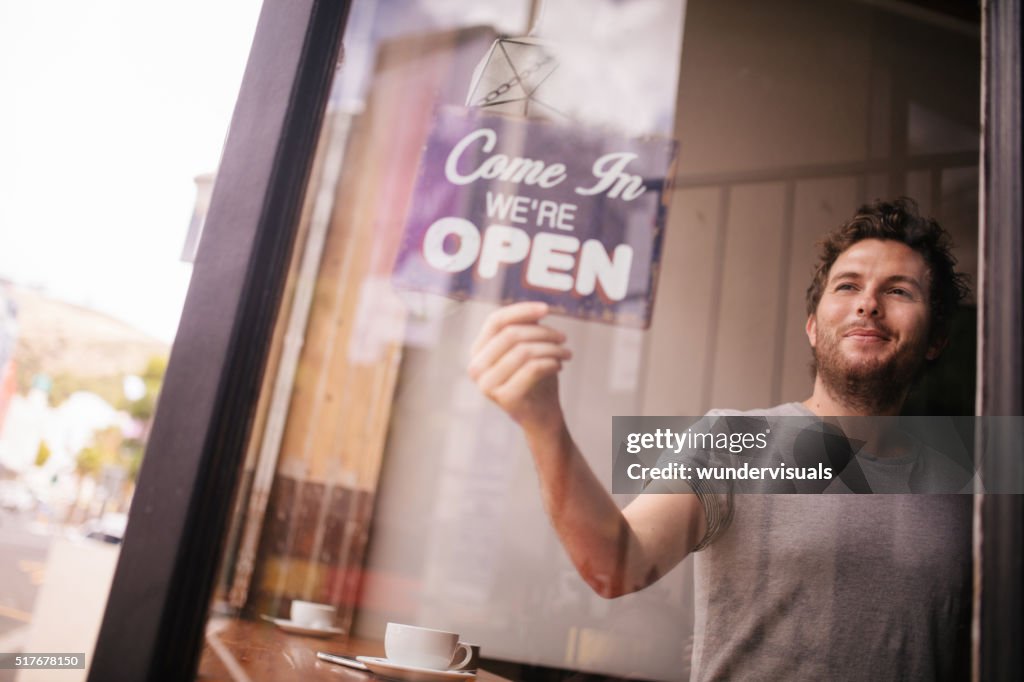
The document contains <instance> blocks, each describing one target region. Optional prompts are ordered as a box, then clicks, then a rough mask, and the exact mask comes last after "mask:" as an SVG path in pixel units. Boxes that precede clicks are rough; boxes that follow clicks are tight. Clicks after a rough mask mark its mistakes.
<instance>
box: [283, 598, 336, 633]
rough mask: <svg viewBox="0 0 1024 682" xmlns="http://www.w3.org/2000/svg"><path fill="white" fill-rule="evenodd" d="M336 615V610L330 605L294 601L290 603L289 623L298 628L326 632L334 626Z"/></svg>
mask: <svg viewBox="0 0 1024 682" xmlns="http://www.w3.org/2000/svg"><path fill="white" fill-rule="evenodd" d="M337 613H338V609H337V608H336V607H334V606H331V605H330V604H318V603H317V602H312V601H300V600H298V599H296V600H294V601H293V602H292V610H291V621H292V623H294V624H296V625H298V626H300V627H304V628H316V629H319V630H327V629H328V628H331V627H333V626H334V618H335V616H336V615H337Z"/></svg>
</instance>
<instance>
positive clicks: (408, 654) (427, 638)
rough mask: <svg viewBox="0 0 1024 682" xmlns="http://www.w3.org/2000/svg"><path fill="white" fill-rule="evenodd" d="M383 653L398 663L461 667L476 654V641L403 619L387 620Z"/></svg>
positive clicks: (454, 668) (433, 667) (445, 668)
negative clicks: (405, 621) (464, 640)
mask: <svg viewBox="0 0 1024 682" xmlns="http://www.w3.org/2000/svg"><path fill="white" fill-rule="evenodd" d="M478 651H479V649H478ZM384 653H385V654H386V655H387V657H388V661H391V662H394V663H397V664H399V665H407V666H411V667H414V668H430V669H432V670H462V669H464V668H466V667H467V665H469V664H470V663H471V662H472V661H473V655H474V652H473V645H471V644H466V643H465V642H460V641H459V636H458V634H456V633H454V632H445V631H444V630H433V629H431V628H421V627H417V626H415V625H404V624H402V623H388V626H387V629H386V630H385V631H384ZM478 655H479V654H478ZM456 658H457V659H458V660H456Z"/></svg>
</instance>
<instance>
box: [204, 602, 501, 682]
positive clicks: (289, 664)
mask: <svg viewBox="0 0 1024 682" xmlns="http://www.w3.org/2000/svg"><path fill="white" fill-rule="evenodd" d="M317 651H326V652H329V653H332V654H344V655H346V656H383V655H384V642H383V640H372V639H363V638H359V637H333V638H326V639H325V638H320V637H306V636H303V635H294V634H289V633H287V632H284V631H283V630H281V629H279V628H278V627H277V626H275V625H274V624H273V623H270V622H267V621H263V620H260V621H254V620H245V619H241V618H224V617H213V618H211V619H210V621H209V623H207V628H206V637H205V639H204V641H203V652H202V654H201V656H200V659H199V674H198V675H197V676H196V679H197V680H203V681H210V682H212V681H213V680H218V681H219V680H232V681H235V682H243V681H245V680H251V681H252V682H278V681H281V682H286V681H287V680H302V681H303V682H306V681H307V680H311V681H314V682H315V681H316V680H329V681H333V682H372V681H374V680H378V679H381V678H379V677H377V676H376V675H373V674H372V673H369V672H362V671H360V670H354V669H352V668H346V667H345V666H341V665H337V664H336V663H327V662H326V661H321V660H320V659H318V658H317V657H316V652H317ZM476 679H477V680H478V682H502V681H505V680H506V678H504V677H499V676H497V675H494V674H492V673H489V672H487V671H486V670H480V671H479V672H478V673H477V676H476Z"/></svg>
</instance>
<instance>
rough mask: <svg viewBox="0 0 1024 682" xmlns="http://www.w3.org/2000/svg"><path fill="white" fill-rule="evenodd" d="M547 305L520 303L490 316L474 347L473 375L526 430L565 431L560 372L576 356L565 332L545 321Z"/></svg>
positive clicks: (491, 396) (470, 364)
mask: <svg viewBox="0 0 1024 682" xmlns="http://www.w3.org/2000/svg"><path fill="white" fill-rule="evenodd" d="M547 314H548V305H547V304H546V303H532V302H531V303H514V304H512V305H509V306H506V307H504V308H500V309H498V310H496V311H494V312H493V313H491V315H490V316H489V317H488V318H487V321H486V322H484V326H483V328H482V329H481V330H480V335H479V336H478V337H477V339H476V341H475V342H474V343H473V349H472V358H471V360H470V363H469V376H470V378H472V379H473V381H475V382H476V385H477V386H479V387H480V390H481V391H483V393H484V395H486V396H487V397H488V398H490V399H491V400H493V401H494V402H495V403H497V404H498V405H499V406H500V407H501V408H502V409H503V410H505V411H506V412H507V413H508V414H509V415H510V416H511V417H512V418H513V419H514V420H515V421H516V422H518V423H519V424H520V426H522V427H523V428H524V429H527V430H532V429H541V430H548V429H553V428H560V427H561V424H562V410H561V406H560V404H559V402H558V372H559V370H561V369H562V363H563V362H564V361H566V360H568V359H569V358H570V357H572V353H571V352H570V351H569V349H568V348H566V347H565V345H564V344H565V334H563V333H562V332H560V331H557V330H555V329H552V328H551V327H547V326H545V325H543V324H541V323H540V320H541V319H542V318H543V317H544V316H545V315H547Z"/></svg>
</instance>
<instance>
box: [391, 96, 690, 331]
mask: <svg viewBox="0 0 1024 682" xmlns="http://www.w3.org/2000/svg"><path fill="white" fill-rule="evenodd" d="M674 151H675V145H674V143H673V142H672V141H670V140H665V139H652V138H647V139H639V140H638V139H628V138H623V137H617V136H612V135H607V134H604V133H601V132H595V131H588V130H583V129H580V128H575V127H569V126H565V125H556V124H552V123H546V122H538V121H530V120H524V119H518V118H509V117H505V116H501V115H496V114H486V113H481V112H479V111H476V110H454V109H442V110H441V111H440V112H439V114H438V117H437V121H436V125H435V127H434V129H433V131H432V133H431V135H430V138H429V139H428V141H427V145H426V147H425V148H424V151H423V155H422V157H421V160H420V169H419V177H418V179H417V183H416V188H415V191H414V195H413V199H412V202H411V205H410V210H409V215H408V217H407V219H406V225H405V231H404V234H403V241H402V245H401V248H400V250H399V253H398V257H397V259H396V261H395V267H394V272H393V276H392V280H393V282H394V284H395V285H396V286H397V287H399V288H404V289H412V290H416V291H427V292H431V293H435V294H442V295H445V296H449V297H452V298H457V299H468V298H474V299H481V300H491V301H497V302H501V303H510V302H513V301H520V300H541V301H546V302H547V303H549V304H550V305H551V307H552V309H553V310H555V311H556V312H562V313H565V314H569V315H574V316H577V317H584V318H589V319H599V320H603V321H607V322H613V323H617V324H629V325H632V326H644V327H646V326H647V325H648V324H649V323H650V313H651V308H652V306H653V303H654V292H655V284H656V273H657V265H658V262H659V261H660V256H661V240H662V234H663V230H664V219H665V208H666V206H665V199H666V198H667V195H668V193H667V187H666V184H667V183H666V180H665V178H666V177H667V175H668V171H669V168H670V166H671V163H672V159H673V154H674Z"/></svg>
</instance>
